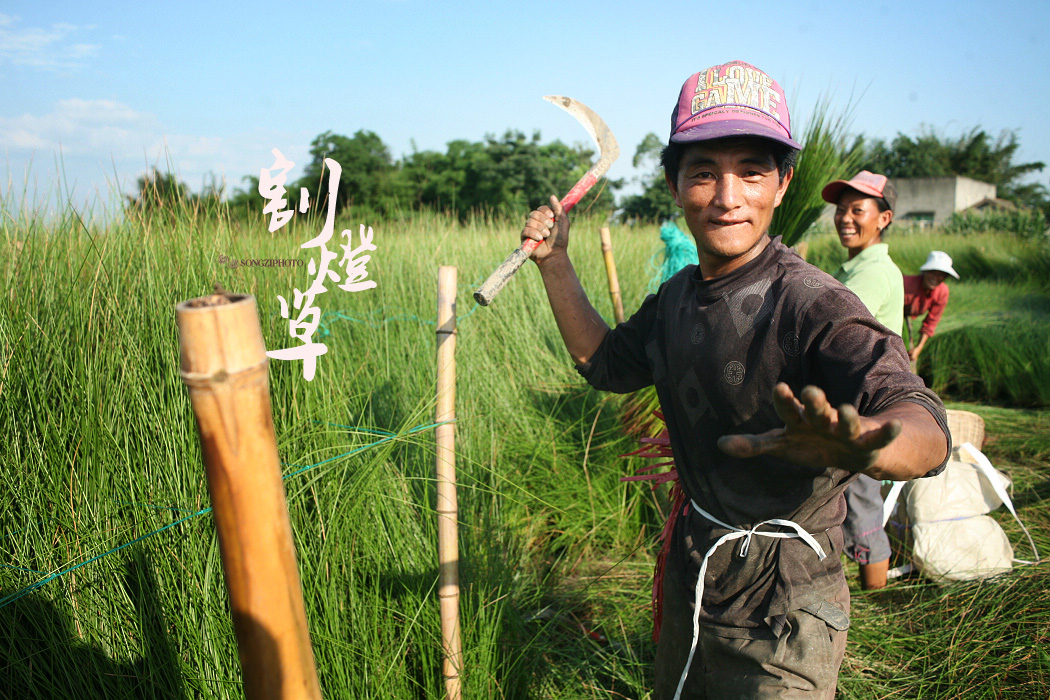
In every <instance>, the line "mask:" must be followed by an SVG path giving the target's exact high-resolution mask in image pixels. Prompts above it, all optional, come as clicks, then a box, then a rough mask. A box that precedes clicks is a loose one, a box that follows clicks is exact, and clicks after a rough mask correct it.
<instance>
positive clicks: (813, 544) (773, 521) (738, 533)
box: [674, 500, 828, 700]
mask: <svg viewBox="0 0 1050 700" xmlns="http://www.w3.org/2000/svg"><path fill="white" fill-rule="evenodd" d="M689 503H691V504H692V506H693V510H695V511H696V512H697V513H699V514H700V515H702V516H704V517H705V518H707V519H708V520H710V521H711V522H713V523H715V524H716V525H721V526H722V527H724V528H725V529H727V530H730V532H727V533H726V534H724V535H722V536H721V537H719V538H718V540H717V541H716V542H715V543H714V544H713V545H711V548H710V549H708V550H707V553H706V554H704V560H703V562H701V564H700V573H699V574H698V575H697V577H696V605H694V606H693V643H692V644H691V645H690V647H689V656H688V657H686V660H685V668H684V669H683V670H682V677H681V678H680V679H679V681H678V689H677V690H675V693H674V700H679V699H680V698H681V697H682V688H684V687H685V679H686V678H688V677H689V667H690V666H691V665H692V664H693V655H694V654H696V646H697V644H698V643H699V642H700V605H701V601H703V598H704V576H705V575H706V574H707V561H708V559H710V558H711V555H712V554H714V553H715V550H716V549H718V548H719V547H720V546H722V545H723V544H724V543H726V542H729V541H730V540H739V539H743V540H744V541H743V542H741V543H740V556H741V557H746V556H747V553H748V551H749V550H750V548H751V539H752V538H753V537H754V536H755V535H760V536H762V537H773V538H776V539H793V540H802V541H803V542H805V543H806V544H808V545H809V547H810V548H811V549H812V550H813V551H814V552H816V553H817V556H818V557H819V558H820V559H821V560H823V559H824V558H825V557H827V556H828V555H827V554H826V553H825V552H824V548H823V547H821V546H820V543H819V542H817V540H816V539H815V538H814V537H813V535H811V534H809V533H808V532H806V531H805V530H804V529H803V528H802V526H801V525H799V524H798V523H796V522H792V521H791V520H785V519H783V518H770V519H769V520H763V521H762V522H760V523H758V524H757V525H755V526H754V527H751V528H750V529H747V530H745V529H742V528H739V527H733V526H732V525H728V524H726V523H724V522H722V521H721V520H719V519H718V518H716V517H715V516H713V515H711V514H710V513H708V512H707V511H706V510H704V509H703V508H701V507H700V506H698V505H696V501H693V500H690V501H689ZM763 525H778V526H780V527H788V528H791V529H793V530H794V532H760V531H759V529H758V528H760V527H762V526H763Z"/></svg>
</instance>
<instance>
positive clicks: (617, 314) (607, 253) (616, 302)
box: [599, 226, 623, 323]
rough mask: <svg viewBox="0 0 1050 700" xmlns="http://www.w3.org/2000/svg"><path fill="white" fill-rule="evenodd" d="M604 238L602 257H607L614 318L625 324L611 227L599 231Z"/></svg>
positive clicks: (607, 272)
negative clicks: (613, 252)
mask: <svg viewBox="0 0 1050 700" xmlns="http://www.w3.org/2000/svg"><path fill="white" fill-rule="evenodd" d="M599 233H600V234H601V237H602V255H603V256H604V257H605V274H606V275H608V276H609V296H611V297H612V303H613V316H614V318H615V319H616V322H617V323H623V299H622V298H620V278H619V277H617V276H616V261H615V260H613V254H612V236H610V235H609V227H608V226H602V227H601V229H600V230H599Z"/></svg>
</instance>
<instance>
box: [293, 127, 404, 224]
mask: <svg viewBox="0 0 1050 700" xmlns="http://www.w3.org/2000/svg"><path fill="white" fill-rule="evenodd" d="M325 158H330V159H332V160H334V161H335V162H337V163H338V164H339V166H340V169H341V172H340V175H339V188H338V191H337V192H336V193H334V194H335V203H336V206H337V207H338V208H340V209H342V208H344V207H347V206H360V207H366V208H370V209H374V210H385V209H387V208H390V207H392V206H394V205H396V204H397V196H396V194H395V191H396V188H395V187H394V185H395V183H394V179H395V177H396V172H397V166H396V165H395V163H394V160H393V158H392V157H391V155H390V149H389V148H387V146H386V144H385V143H383V140H382V139H381V138H379V136H378V135H377V134H376V133H375V132H372V131H368V130H365V129H360V130H358V131H357V132H355V133H354V135H353V136H349V137H348V136H343V135H341V134H336V133H333V132H331V131H326V132H324V133H323V134H320V135H319V136H317V138H315V139H314V140H313V141H312V142H311V143H310V162H309V163H307V164H306V167H304V168H303V175H302V177H301V178H299V180H297V181H296V182H295V183H294V184H293V185H292V186H290V187H288V194H287V195H286V197H287V199H288V200H289V203H290V204H289V206H298V200H299V195H300V192H299V190H300V188H301V187H305V188H306V189H307V190H308V191H309V192H310V193H311V195H312V196H313V201H312V202H311V208H313V207H315V206H321V204H322V203H324V202H325V201H326V200H327V197H328V196H329V191H328V187H329V181H330V177H331V175H330V173H329V172H328V169H327V168H326V167H325V164H324V161H325Z"/></svg>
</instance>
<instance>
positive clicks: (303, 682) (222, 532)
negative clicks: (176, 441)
mask: <svg viewBox="0 0 1050 700" xmlns="http://www.w3.org/2000/svg"><path fill="white" fill-rule="evenodd" d="M175 312H176V318H177V322H178V327H179V350H180V355H181V361H180V365H181V369H182V380H183V382H184V383H185V384H186V388H187V389H188V390H189V395H190V401H191V403H192V404H193V412H194V414H195V415H196V417H197V428H198V430H199V432H200V440H201V452H202V453H203V456H204V469H205V472H206V474H207V478H208V490H209V491H210V493H211V501H212V506H213V508H214V512H215V527H216V530H217V531H218V535H219V550H220V553H221V555H222V565H223V570H224V571H225V573H226V587H227V589H228V590H229V593H230V608H231V613H232V615H233V628H234V632H235V634H236V636H237V649H238V653H239V655H240V661H241V670H242V672H243V674H244V695H245V697H246V698H248V699H249V700H291V699H292V698H309V699H316V700H319V699H320V697H321V690H320V686H319V685H318V682H317V672H316V670H315V667H314V657H313V650H312V649H311V647H310V633H309V630H308V629H307V626H306V610H305V608H304V606H303V596H302V589H301V588H300V585H299V573H298V568H297V567H296V561H295V548H294V546H293V543H292V528H291V525H290V523H289V519H288V507H287V505H286V503H285V498H284V485H283V484H282V481H281V469H280V462H279V461H278V457H277V440H276V436H275V434H274V427H273V416H272V414H271V412H270V389H269V384H268V381H267V358H266V347H265V345H264V343H263V337H262V329H261V327H260V326H259V316H258V312H257V310H256V307H255V299H254V298H253V297H251V296H248V295H229V294H226V293H224V292H221V291H218V290H217V292H216V293H215V294H213V295H211V296H208V297H201V298H198V299H192V300H189V301H184V302H182V303H181V304H178V305H177V306H176V307H175Z"/></svg>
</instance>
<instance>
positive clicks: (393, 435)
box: [0, 421, 455, 608]
mask: <svg viewBox="0 0 1050 700" xmlns="http://www.w3.org/2000/svg"><path fill="white" fill-rule="evenodd" d="M318 422H320V421H318ZM454 422H455V421H442V422H440V423H430V424H428V425H419V426H416V427H415V428H412V429H411V430H409V431H407V432H406V433H405V435H411V434H413V433H418V432H422V431H424V430H430V429H431V428H436V427H438V426H439V425H445V424H446V423H454ZM329 425H335V424H334V423H331V424H329ZM337 427H340V428H347V429H349V430H356V431H360V432H379V431H374V430H372V429H370V428H358V427H353V426H337ZM384 433H385V435H384V437H382V438H380V439H379V440H376V441H375V442H370V443H368V444H367V445H362V446H361V447H356V448H354V449H352V450H350V451H349V452H344V453H343V454H340V455H336V456H335V457H329V458H328V459H323V460H321V461H320V462H316V463H315V464H309V465H307V466H305V467H303V468H301V469H298V470H296V471H294V472H291V473H289V474H285V475H284V476H283V477H282V479H284V480H287V479H290V478H291V477H293V476H298V475H299V474H302V473H303V472H305V471H309V470H310V469H313V468H314V467H319V466H321V465H322V464H328V463H329V462H334V461H335V460H337V459H342V458H343V457H350V456H352V455H355V454H357V453H359V452H363V451H364V450H367V449H369V448H372V447H376V446H378V445H381V444H383V443H384V442H389V441H391V440H393V439H395V438H397V437H399V435H398V434H397V433H391V432H389V431H385V430H384V431H382V432H381V433H380V434H384ZM281 465H282V466H285V467H294V466H295V465H294V464H288V463H286V462H281ZM126 505H144V506H148V507H150V508H157V509H160V510H173V511H182V512H189V511H186V510H184V509H182V508H174V507H170V506H155V505H152V504H149V503H142V504H131V503H128V504H126ZM211 511H212V508H211V507H208V508H203V509H201V510H198V511H197V512H195V513H190V515H187V516H185V517H183V518H180V519H179V520H176V521H174V522H171V523H168V524H167V525H165V526H164V527H162V528H158V529H156V530H154V531H153V532H149V533H147V534H145V535H142V536H141V537H136V538H135V539H133V540H131V541H130V542H125V543H124V544H122V545H119V546H117V547H114V548H113V549H111V550H109V551H108V552H103V553H102V554H99V555H97V556H94V557H91V558H90V559H86V560H84V561H82V562H80V563H79V564H74V565H73V566H70V567H68V568H66V569H63V570H62V571H58V572H55V573H53V574H50V575H49V576H47V577H45V578H43V579H41V580H40V581H37V582H36V583H34V584H32V585H31V586H26V587H25V588H23V589H22V590H20V591H16V592H14V593H12V594H11V595H9V596H6V597H5V598H2V599H0V608H3V607H6V606H7V605H10V604H11V603H13V602H15V601H16V600H18V599H19V598H22V597H23V596H25V595H27V594H29V593H31V592H32V591H35V590H36V589H38V588H41V587H42V586H45V585H47V584H48V583H50V582H52V581H54V580H55V579H57V578H60V577H62V576H65V575H66V574H68V573H70V572H72V571H76V570H77V569H79V568H81V567H84V566H87V565H88V564H90V563H92V562H95V561H98V560H99V559H101V558H103V557H107V556H109V555H110V554H115V553H117V552H119V551H120V550H122V549H125V548H127V547H130V546H132V545H134V544H138V543H139V542H141V541H143V540H145V539H147V538H149V537H153V536H154V535H159V534H160V533H162V532H164V531H165V530H169V529H171V528H173V527H175V526H176V525H179V524H181V523H184V522H186V521H187V520H190V519H192V518H196V517H197V516H198V515H204V514H206V513H210V512H211ZM40 522H43V521H42V520H41V521H40ZM37 524H39V523H37ZM30 527H32V526H30ZM23 529H27V528H23ZM15 532H20V530H16V531H15ZM13 534H15V533H14V532H12V533H9V535H8V536H10V535H13ZM0 566H2V567H3V568H6V569H15V570H18V571H26V572H30V573H36V574H43V573H44V572H42V571H35V570H33V569H23V568H21V567H18V566H11V565H9V564H0Z"/></svg>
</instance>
